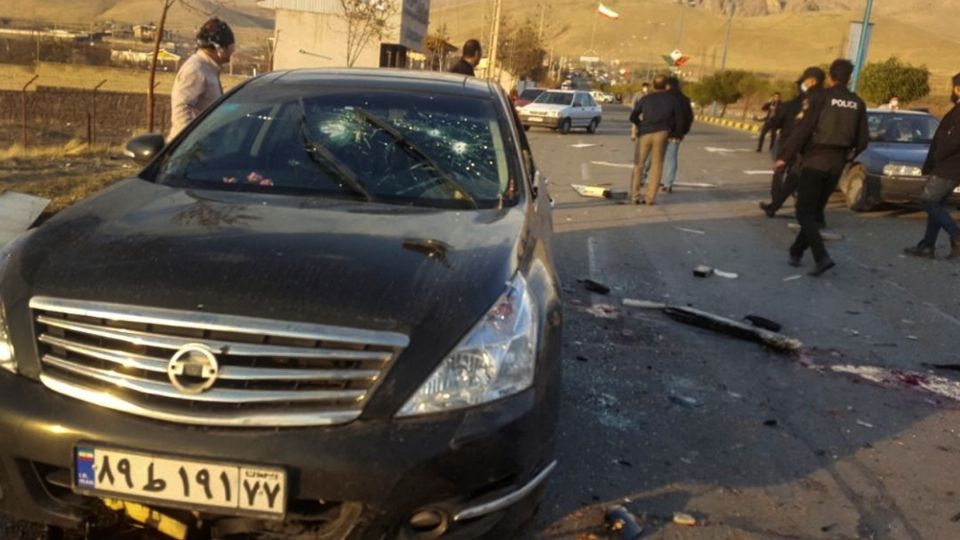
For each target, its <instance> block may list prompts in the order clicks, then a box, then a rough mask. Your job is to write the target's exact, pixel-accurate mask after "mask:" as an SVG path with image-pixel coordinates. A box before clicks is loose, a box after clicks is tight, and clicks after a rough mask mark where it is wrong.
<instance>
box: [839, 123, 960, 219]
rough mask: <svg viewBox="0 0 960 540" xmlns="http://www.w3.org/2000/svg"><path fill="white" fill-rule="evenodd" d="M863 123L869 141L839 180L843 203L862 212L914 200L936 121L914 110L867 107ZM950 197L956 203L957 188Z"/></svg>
mask: <svg viewBox="0 0 960 540" xmlns="http://www.w3.org/2000/svg"><path fill="white" fill-rule="evenodd" d="M867 123H868V124H869V127H870V143H869V145H868V146H867V149H866V150H864V151H863V152H862V153H861V154H860V155H858V156H856V158H855V159H854V161H853V164H852V165H851V166H850V167H849V168H848V169H847V171H846V172H845V173H844V175H843V177H842V178H841V180H840V189H841V190H842V191H843V193H844V195H845V196H846V199H847V206H848V207H849V208H850V209H851V210H854V211H857V212H866V211H869V210H872V209H874V208H876V207H877V206H878V205H880V204H882V203H897V204H914V203H917V202H918V201H919V198H920V194H921V192H922V191H923V185H924V182H925V181H926V178H925V177H924V176H923V174H922V172H921V168H922V166H923V162H924V161H925V160H926V158H927V153H928V151H929V149H930V142H931V141H932V140H933V134H934V133H935V132H936V130H937V126H938V125H939V121H938V120H937V119H936V117H934V116H931V115H930V114H927V113H922V112H917V111H890V110H880V109H870V110H868V111H867ZM953 201H954V202H955V203H957V204H960V192H958V193H955V194H954V196H953Z"/></svg>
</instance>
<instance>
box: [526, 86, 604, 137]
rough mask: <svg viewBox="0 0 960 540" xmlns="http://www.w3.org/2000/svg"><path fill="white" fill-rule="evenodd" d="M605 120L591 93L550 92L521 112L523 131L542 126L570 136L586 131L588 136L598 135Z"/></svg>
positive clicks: (575, 91) (573, 91)
mask: <svg viewBox="0 0 960 540" xmlns="http://www.w3.org/2000/svg"><path fill="white" fill-rule="evenodd" d="M602 119H603V109H602V108H601V107H600V105H598V104H597V102H596V101H595V100H594V99H593V97H592V96H591V95H590V93H589V92H583V91H579V90H549V91H547V92H544V93H542V94H540V96H539V97H538V98H537V99H536V100H534V101H533V103H530V104H528V105H524V106H523V107H521V108H520V121H521V122H522V123H523V129H530V127H531V126H538V127H545V128H550V129H555V130H557V131H559V132H560V133H569V132H570V130H571V129H573V128H586V129H587V133H596V131H597V127H599V126H600V121H601V120H602Z"/></svg>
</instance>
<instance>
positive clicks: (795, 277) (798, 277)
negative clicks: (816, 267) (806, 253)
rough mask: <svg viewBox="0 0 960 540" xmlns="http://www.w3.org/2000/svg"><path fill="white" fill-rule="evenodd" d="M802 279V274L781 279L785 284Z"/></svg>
mask: <svg viewBox="0 0 960 540" xmlns="http://www.w3.org/2000/svg"><path fill="white" fill-rule="evenodd" d="M802 277H803V275H802V274H795V275H792V276H787V277H785V278H783V282H784V283H787V282H789V281H796V280H798V279H800V278H802Z"/></svg>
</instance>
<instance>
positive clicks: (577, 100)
mask: <svg viewBox="0 0 960 540" xmlns="http://www.w3.org/2000/svg"><path fill="white" fill-rule="evenodd" d="M586 97H587V95H586V94H585V93H583V92H577V94H576V95H575V96H573V113H572V114H571V119H572V121H573V125H574V126H576V127H582V126H585V125H587V122H588V120H586V116H587V114H588V111H587V110H586V104H587V100H586V99H585V98H586Z"/></svg>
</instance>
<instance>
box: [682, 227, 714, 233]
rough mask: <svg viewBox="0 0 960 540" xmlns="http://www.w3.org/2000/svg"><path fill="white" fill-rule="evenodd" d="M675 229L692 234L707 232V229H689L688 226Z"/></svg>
mask: <svg viewBox="0 0 960 540" xmlns="http://www.w3.org/2000/svg"><path fill="white" fill-rule="evenodd" d="M674 229H676V230H678V231H680V232H685V233H690V234H707V232H706V231H701V230H700V229H688V228H686V227H674Z"/></svg>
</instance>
